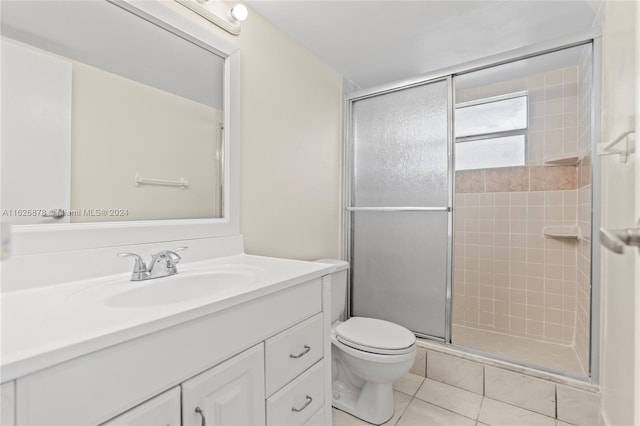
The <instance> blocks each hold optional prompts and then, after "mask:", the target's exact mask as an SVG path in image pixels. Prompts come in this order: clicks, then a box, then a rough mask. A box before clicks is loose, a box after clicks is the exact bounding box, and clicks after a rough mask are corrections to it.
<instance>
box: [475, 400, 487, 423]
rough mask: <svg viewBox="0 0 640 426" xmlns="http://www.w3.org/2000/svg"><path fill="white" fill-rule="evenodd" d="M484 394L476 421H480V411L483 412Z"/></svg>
mask: <svg viewBox="0 0 640 426" xmlns="http://www.w3.org/2000/svg"><path fill="white" fill-rule="evenodd" d="M484 398H485V397H484V396H483V397H482V400H481V401H480V409H479V410H478V416H477V417H476V423H478V422H479V421H480V413H481V412H482V406H483V405H484Z"/></svg>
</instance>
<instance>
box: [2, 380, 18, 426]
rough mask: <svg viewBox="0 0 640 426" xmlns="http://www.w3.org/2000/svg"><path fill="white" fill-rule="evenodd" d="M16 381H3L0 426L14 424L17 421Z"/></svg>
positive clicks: (11, 425)
mask: <svg viewBox="0 0 640 426" xmlns="http://www.w3.org/2000/svg"><path fill="white" fill-rule="evenodd" d="M14 385H15V383H14V382H7V383H3V384H2V387H1V388H0V397H1V400H2V406H0V426H13V425H15V424H16V422H15V416H14V414H15V401H16V398H15V389H14Z"/></svg>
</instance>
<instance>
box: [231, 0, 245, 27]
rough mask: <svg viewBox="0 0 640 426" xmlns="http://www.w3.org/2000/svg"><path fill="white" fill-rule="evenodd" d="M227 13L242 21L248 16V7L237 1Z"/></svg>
mask: <svg viewBox="0 0 640 426" xmlns="http://www.w3.org/2000/svg"><path fill="white" fill-rule="evenodd" d="M229 15H231V17H232V18H233V19H235V20H236V21H240V22H242V21H244V20H245V19H247V16H249V9H247V6H245V5H244V4H242V3H238V4H236V5H235V6H233V7H232V8H231V9H230V10H229Z"/></svg>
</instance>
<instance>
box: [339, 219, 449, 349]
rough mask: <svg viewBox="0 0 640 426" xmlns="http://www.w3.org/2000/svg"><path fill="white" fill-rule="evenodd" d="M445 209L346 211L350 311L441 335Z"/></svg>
mask: <svg viewBox="0 0 640 426" xmlns="http://www.w3.org/2000/svg"><path fill="white" fill-rule="evenodd" d="M447 217H448V213H446V212H424V211H403V212H369V211H367V212H354V213H352V231H353V253H352V264H351V267H352V272H353V276H352V278H353V280H352V283H353V286H352V293H351V294H352V314H353V315H354V316H366V317H374V318H380V319H384V320H387V321H392V322H395V323H397V324H401V325H403V326H405V327H407V328H408V329H409V330H412V331H414V332H416V333H421V334H425V335H429V336H434V337H440V338H443V337H444V329H445V302H446V282H447V280H446V278H447V234H448V233H447Z"/></svg>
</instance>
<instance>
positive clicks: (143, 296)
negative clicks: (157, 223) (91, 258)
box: [104, 267, 264, 308]
mask: <svg viewBox="0 0 640 426" xmlns="http://www.w3.org/2000/svg"><path fill="white" fill-rule="evenodd" d="M261 272H264V271H262V270H261V269H260V268H255V267H225V268H215V269H207V270H193V271H187V272H179V273H178V274H176V275H172V276H170V277H162V278H155V279H152V280H147V281H135V282H134V281H132V282H131V283H130V285H131V289H128V290H125V291H121V292H119V293H117V294H114V295H112V296H109V297H107V298H106V300H105V302H104V303H105V305H106V306H109V307H115V308H144V307H151V306H159V305H167V304H173V303H180V302H185V301H189V300H193V299H198V298H205V297H207V298H208V297H212V296H216V298H224V297H225V296H229V295H232V294H236V293H238V291H242V290H244V289H246V288H248V287H250V286H251V285H252V284H253V283H254V282H255V281H256V280H257V278H258V277H259V275H261Z"/></svg>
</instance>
